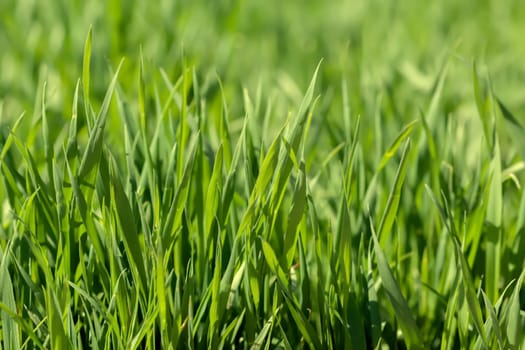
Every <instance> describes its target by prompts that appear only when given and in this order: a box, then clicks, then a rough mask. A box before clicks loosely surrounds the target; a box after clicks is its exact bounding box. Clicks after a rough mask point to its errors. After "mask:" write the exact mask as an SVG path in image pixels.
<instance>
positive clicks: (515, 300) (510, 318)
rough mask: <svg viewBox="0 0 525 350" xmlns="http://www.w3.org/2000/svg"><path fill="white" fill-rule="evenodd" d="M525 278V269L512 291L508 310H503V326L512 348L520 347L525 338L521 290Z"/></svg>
mask: <svg viewBox="0 0 525 350" xmlns="http://www.w3.org/2000/svg"><path fill="white" fill-rule="evenodd" d="M524 278H525V270H523V271H522V272H521V275H520V277H519V279H518V282H517V283H516V286H515V287H514V290H513V291H512V294H511V296H510V300H509V303H508V305H507V307H506V310H504V311H503V315H502V319H503V321H504V323H503V325H502V327H503V329H504V330H505V331H506V334H507V338H508V340H509V345H510V347H511V348H512V349H519V348H520V344H521V345H522V342H523V340H524V338H525V336H524V335H525V327H524V326H523V316H522V315H520V310H521V306H520V292H521V287H522V286H523V279H524Z"/></svg>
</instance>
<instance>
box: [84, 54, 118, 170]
mask: <svg viewBox="0 0 525 350" xmlns="http://www.w3.org/2000/svg"><path fill="white" fill-rule="evenodd" d="M123 62H124V60H121V61H120V63H119V65H118V68H117V71H116V72H115V74H114V76H113V79H112V80H111V83H110V84H109V87H108V90H107V92H106V96H105V97H104V101H103V102H102V106H101V107H100V111H99V114H98V116H97V120H96V121H95V125H94V126H93V128H92V130H91V135H90V136H89V141H88V145H87V148H86V150H85V151H84V155H83V157H82V162H81V163H80V168H79V170H78V177H79V178H80V179H83V178H84V177H85V176H86V175H88V174H89V173H90V172H91V170H92V169H93V167H94V166H95V165H96V164H97V163H98V162H99V160H100V156H101V154H102V144H103V135H104V127H105V125H106V120H107V116H108V109H109V104H110V102H111V97H112V96H113V90H114V89H115V86H116V84H117V78H118V74H119V72H120V69H121V67H122V63H123Z"/></svg>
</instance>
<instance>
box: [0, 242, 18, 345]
mask: <svg viewBox="0 0 525 350" xmlns="http://www.w3.org/2000/svg"><path fill="white" fill-rule="evenodd" d="M10 246H11V244H9V243H8V244H7V249H6V252H3V251H2V248H1V247H0V300H1V301H2V304H4V305H5V306H6V308H8V309H9V310H12V311H13V312H14V311H16V309H17V307H16V301H15V295H14V293H13V283H12V280H11V275H10V273H9V270H8V268H7V265H8V262H9V260H8V256H9V250H10ZM1 315H2V318H1V320H2V334H3V336H2V341H3V344H4V347H5V348H6V349H19V348H20V330H19V329H18V324H17V322H16V321H15V320H14V319H13V318H12V317H10V316H9V315H8V314H7V312H5V311H2V312H1ZM0 344H1V343H0Z"/></svg>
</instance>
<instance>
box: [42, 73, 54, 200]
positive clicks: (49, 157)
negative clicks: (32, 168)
mask: <svg viewBox="0 0 525 350" xmlns="http://www.w3.org/2000/svg"><path fill="white" fill-rule="evenodd" d="M46 86H47V84H46V83H44V87H43V88H42V106H41V109H42V110H41V111H42V139H43V141H44V155H45V159H46V166H47V175H48V180H49V182H50V186H49V190H52V191H54V190H55V186H54V181H55V180H54V179H55V176H54V175H53V157H54V154H53V153H54V152H53V143H52V142H51V139H50V138H51V137H50V135H49V123H48V120H47V112H46V109H47V100H46Z"/></svg>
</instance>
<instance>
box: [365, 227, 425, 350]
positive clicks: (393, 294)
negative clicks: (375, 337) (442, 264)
mask: <svg viewBox="0 0 525 350" xmlns="http://www.w3.org/2000/svg"><path fill="white" fill-rule="evenodd" d="M370 228H371V230H372V239H373V241H374V251H375V254H376V260H377V269H378V270H379V276H381V280H382V281H383V287H384V289H385V291H386V294H387V295H388V299H389V300H390V302H391V303H392V306H393V307H394V310H395V312H396V318H397V320H398V321H399V326H400V327H401V330H402V331H403V335H404V336H405V339H406V342H407V345H408V348H409V349H423V348H424V346H423V344H421V341H422V337H421V333H420V331H419V328H418V327H417V324H416V321H415V320H414V317H413V316H412V312H411V311H410V307H409V306H408V303H407V301H406V299H405V297H404V296H403V294H402V293H401V289H400V288H399V284H398V283H397V281H396V280H395V278H394V275H393V273H392V271H391V270H390V267H389V266H388V262H387V260H386V256H385V254H384V253H383V250H382V249H381V246H380V244H379V241H378V240H377V236H376V234H375V230H374V225H373V223H372V222H370Z"/></svg>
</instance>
